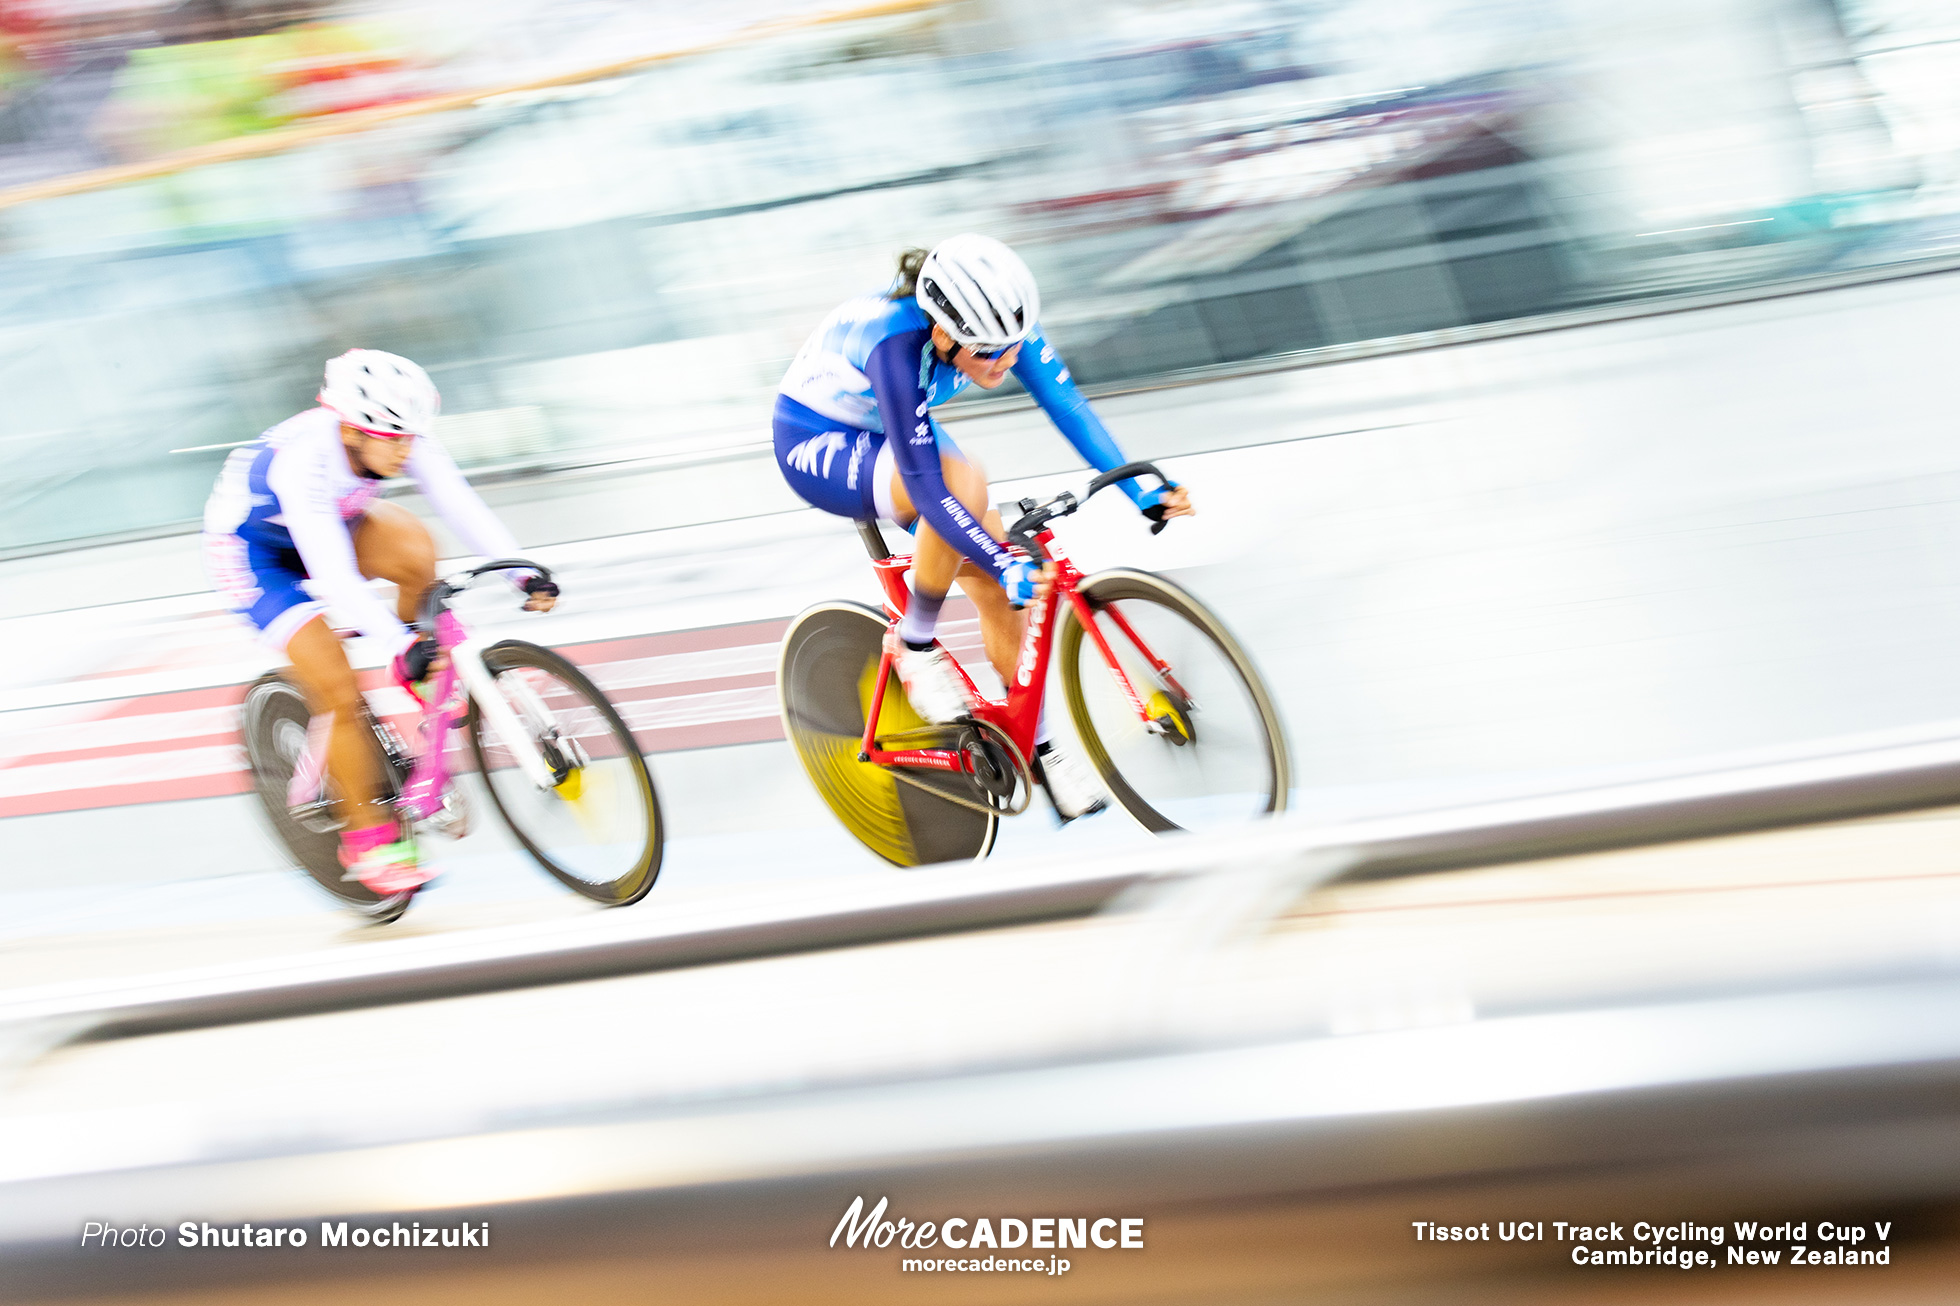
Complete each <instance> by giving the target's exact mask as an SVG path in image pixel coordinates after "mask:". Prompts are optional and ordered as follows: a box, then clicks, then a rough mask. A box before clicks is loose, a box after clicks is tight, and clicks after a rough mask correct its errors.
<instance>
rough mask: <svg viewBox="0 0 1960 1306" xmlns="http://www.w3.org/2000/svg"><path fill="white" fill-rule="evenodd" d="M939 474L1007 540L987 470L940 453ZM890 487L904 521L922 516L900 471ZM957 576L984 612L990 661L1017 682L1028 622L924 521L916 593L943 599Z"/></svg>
mask: <svg viewBox="0 0 1960 1306" xmlns="http://www.w3.org/2000/svg"><path fill="white" fill-rule="evenodd" d="M939 474H940V476H941V477H942V478H943V479H944V480H945V482H946V488H947V490H949V491H950V492H951V493H952V495H953V497H954V498H955V499H958V500H959V501H960V506H961V507H963V508H965V509H966V510H967V511H968V512H970V513H972V514H974V515H975V516H976V517H978V518H980V521H981V524H982V525H984V526H985V527H986V528H987V533H988V534H989V535H991V536H993V537H994V538H995V539H996V540H1002V539H1005V538H1006V536H1007V530H1006V528H1005V527H1004V526H1003V525H1002V524H1001V520H1000V513H999V512H998V511H996V510H995V509H994V508H993V506H992V505H991V504H990V503H989V502H988V498H987V494H988V491H987V473H986V470H985V469H984V468H982V467H980V466H979V465H978V464H977V463H970V462H968V461H966V460H965V459H964V458H955V457H953V456H952V455H951V454H941V455H940V456H939ZM891 488H892V506H893V507H895V508H896V509H898V514H899V516H900V518H902V519H903V520H906V521H910V520H911V519H912V518H913V517H915V516H917V515H918V509H916V508H914V507H913V506H912V497H911V495H910V494H908V493H907V492H906V489H905V479H904V478H903V477H902V476H900V475H899V474H898V473H897V472H896V471H893V472H892V486H891ZM962 564H965V565H964V566H962ZM956 578H957V579H958V581H959V586H960V588H961V589H962V590H964V591H965V592H966V596H967V597H968V598H969V599H972V600H973V606H974V607H975V608H976V609H978V610H979V614H980V638H981V639H982V641H983V642H984V643H985V644H986V646H987V661H989V662H991V663H993V666H994V670H995V671H997V672H999V673H1000V678H1001V683H1002V684H1012V683H1013V676H1014V665H1015V663H1016V661H1018V660H1019V658H1020V654H1021V631H1022V629H1023V628H1024V627H1025V625H1026V624H1027V622H1026V618H1025V617H1024V616H1023V614H1021V613H1019V612H1016V611H1015V610H1014V609H1013V608H1012V607H1011V606H1009V604H1008V602H1007V591H1006V590H1003V589H1002V588H1001V587H1000V582H999V581H996V580H995V579H994V578H993V577H991V576H985V575H982V574H981V573H980V571H979V569H978V568H976V567H974V566H973V565H972V564H971V563H967V562H966V557H965V555H964V554H962V553H961V552H960V551H959V550H958V549H955V548H954V547H953V546H952V545H950V544H948V543H947V542H946V541H945V540H942V539H940V538H939V535H938V533H937V532H935V531H934V530H933V529H932V527H931V526H929V525H927V524H926V523H924V522H921V523H919V530H918V538H917V542H916V543H915V545H914V547H913V552H912V588H913V590H914V592H916V593H920V594H925V595H941V596H943V595H945V593H946V592H947V591H948V590H950V589H951V588H952V587H953V582H954V580H955V579H956Z"/></svg>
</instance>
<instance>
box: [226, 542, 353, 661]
mask: <svg viewBox="0 0 1960 1306" xmlns="http://www.w3.org/2000/svg"><path fill="white" fill-rule="evenodd" d="M204 568H205V570H206V571H207V572H208V573H210V576H211V583H212V585H213V586H215V587H216V588H217V591H218V592H219V593H220V594H222V595H224V596H225V599H226V600H227V601H228V602H229V603H230V604H231V610H232V611H233V612H236V613H238V614H239V615H240V616H242V617H244V618H245V619H246V620H248V621H250V622H251V623H252V624H253V625H254V626H257V627H258V628H259V638H260V639H261V640H262V641H263V642H264V643H265V644H266V645H267V646H268V647H270V648H272V649H273V650H274V651H276V652H284V651H285V648H286V642H287V641H288V640H290V639H291V638H292V637H293V636H294V635H296V634H298V633H299V628H300V627H301V626H304V625H305V624H306V623H307V622H309V621H311V620H313V618H315V617H317V616H319V615H320V614H321V613H323V612H325V611H326V610H327V605H326V604H324V603H322V602H320V600H318V599H316V598H314V597H313V596H312V595H311V594H309V593H307V592H306V589H305V587H304V585H303V583H302V582H304V581H305V580H306V564H305V563H303V562H301V561H300V556H299V550H297V549H280V548H274V547H272V546H270V545H266V544H261V543H257V542H253V541H247V540H246V539H245V538H244V537H243V536H240V535H235V534H228V535H218V534H214V533H207V534H206V535H205V537H204Z"/></svg>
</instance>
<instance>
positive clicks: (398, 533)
mask: <svg viewBox="0 0 1960 1306" xmlns="http://www.w3.org/2000/svg"><path fill="white" fill-rule="evenodd" d="M354 544H355V551H356V552H357V553H358V554H360V555H362V557H361V562H362V564H363V566H362V570H363V571H366V572H367V573H368V574H369V575H378V576H381V577H383V578H384V579H390V580H400V579H403V578H409V577H419V576H430V577H433V576H434V575H435V570H436V540H435V536H433V535H431V534H430V533H429V528H428V527H427V526H425V525H423V524H422V520H421V519H420V518H418V517H417V516H416V515H415V514H414V513H412V512H410V511H408V510H407V509H406V508H403V507H402V506H401V505H399V504H393V503H381V504H376V505H374V507H372V508H370V509H369V510H368V517H367V520H366V521H364V522H362V523H361V529H360V531H359V532H358V533H357V534H356V536H355V541H354Z"/></svg>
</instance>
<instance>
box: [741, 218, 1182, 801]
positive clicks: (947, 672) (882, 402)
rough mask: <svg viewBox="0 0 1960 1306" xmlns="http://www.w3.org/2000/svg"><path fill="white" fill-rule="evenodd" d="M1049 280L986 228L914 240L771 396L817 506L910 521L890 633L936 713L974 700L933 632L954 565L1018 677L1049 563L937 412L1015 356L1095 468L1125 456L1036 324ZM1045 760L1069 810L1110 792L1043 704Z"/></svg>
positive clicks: (1018, 374) (800, 486)
mask: <svg viewBox="0 0 1960 1306" xmlns="http://www.w3.org/2000/svg"><path fill="white" fill-rule="evenodd" d="M1040 314H1041V294H1040V291H1039V290H1038V288H1037V287H1036V285H1035V281H1034V276H1033V274H1032V273H1030V272H1029V271H1028V268H1027V265H1026V264H1025V263H1023V262H1022V261H1021V259H1020V258H1019V257H1018V256H1017V255H1016V254H1015V253H1014V251H1012V250H1010V249H1009V248H1008V247H1007V246H1005V245H1003V244H1001V243H1000V242H999V241H997V240H994V239H993V238H991V237H988V236H979V235H971V234H969V235H963V236H954V237H951V238H949V239H947V240H945V241H942V242H941V243H940V244H938V245H936V246H934V247H933V249H932V250H931V252H930V253H925V252H922V251H919V250H908V251H906V252H905V254H903V255H901V256H900V259H899V275H898V279H897V281H896V283H895V284H894V285H893V287H892V289H891V290H890V291H889V292H888V293H886V294H883V295H868V296H865V297H862V298H859V299H853V300H849V301H847V302H845V303H844V304H842V305H840V306H839V307H838V308H837V309H836V310H835V311H833V312H832V313H831V315H830V316H829V317H828V318H826V319H825V320H824V322H823V324H822V325H821V326H819V327H818V328H817V330H816V332H815V333H814V334H812V335H811V337H810V339H809V341H808V342H807V343H805V344H804V346H803V349H802V351H801V352H799V353H798V354H797V356H796V361H795V362H794V363H792V364H791V365H790V369H789V374H788V375H787V376H785V377H784V378H783V385H782V392H781V393H780V394H778V395H777V396H776V412H775V437H776V462H777V465H778V466H779V467H780V468H781V469H782V472H783V476H784V477H785V478H786V479H787V480H788V481H789V483H790V486H791V487H792V488H793V489H795V490H796V492H797V493H798V494H800V495H802V496H803V498H804V499H806V500H808V501H809V502H810V503H811V504H813V505H815V506H816V507H818V508H822V509H823V510H825V511H826V512H833V513H836V514H838V515H839V516H844V517H852V518H856V519H858V520H864V521H868V520H874V519H883V520H886V521H890V522H894V523H896V524H897V525H900V526H903V527H905V528H907V529H908V530H916V532H917V535H918V543H917V546H916V549H915V553H914V559H913V564H912V595H911V598H910V600H909V601H908V603H907V607H906V612H905V616H904V619H903V620H902V621H901V622H900V624H899V626H898V629H897V630H896V631H895V632H894V633H893V635H892V636H891V638H892V639H893V640H895V641H896V643H895V647H894V648H893V653H894V664H895V666H896V668H897V671H898V675H899V679H900V680H901V681H902V682H903V683H904V685H905V692H906V696H907V697H908V698H910V699H911V701H912V706H913V707H914V708H915V709H917V711H918V712H919V714H920V715H921V716H923V717H925V718H926V719H927V720H929V721H934V722H939V723H942V724H943V723H946V722H950V721H955V720H958V719H959V718H960V717H961V716H963V715H965V714H966V713H967V712H968V711H969V710H970V708H971V706H972V705H971V703H970V702H969V701H968V699H967V696H966V689H965V686H964V685H963V684H962V683H961V682H960V679H959V677H958V676H957V675H956V674H955V673H954V671H953V669H952V667H951V666H950V665H948V654H947V653H946V651H945V650H944V649H942V648H940V647H939V646H938V645H937V644H936V643H935V642H934V640H933V631H934V627H935V625H936V623H937V622H938V619H939V611H940V608H941V606H942V605H943V604H944V603H945V601H946V595H947V593H948V591H949V590H950V589H951V588H952V586H953V584H954V583H955V582H956V581H957V583H958V584H959V586H960V588H961V589H962V590H964V591H965V592H966V595H967V597H968V598H970V599H971V600H972V601H973V604H974V606H975V607H976V608H977V609H978V610H979V613H980V629H981V634H982V637H983V638H984V640H985V642H986V647H987V658H988V660H989V661H990V662H992V663H993V665H994V669H995V670H996V671H998V672H1000V674H1001V678H1002V680H1003V681H1006V682H1009V683H1011V682H1012V679H1013V668H1014V662H1015V658H1016V657H1017V655H1018V653H1019V649H1020V644H1021V633H1022V629H1023V624H1024V623H1023V618H1022V616H1021V614H1020V613H1019V612H1018V611H1017V609H1018V608H1020V607H1021V605H1023V604H1025V603H1028V602H1030V601H1032V600H1033V599H1034V598H1035V597H1036V595H1037V594H1040V593H1045V592H1046V584H1047V576H1046V575H1045V574H1044V573H1043V572H1042V571H1041V570H1039V569H1037V567H1036V566H1035V564H1034V563H1032V562H1030V561H1029V560H1027V559H1025V558H1018V557H1015V556H1014V555H1013V554H1011V553H1009V552H1008V550H1007V548H1006V547H1005V546H1004V545H1003V544H1002V542H1001V541H1002V540H1003V538H1004V537H1005V528H1004V527H1003V526H1002V524H1001V518H1000V514H999V512H998V511H996V510H995V509H994V508H993V506H992V500H991V498H990V497H989V494H988V489H987V476H986V472H985V471H984V470H983V469H981V468H980V467H979V465H978V464H976V463H974V462H973V460H972V459H970V458H968V457H967V456H966V455H965V454H963V453H961V452H960V450H959V447H958V446H957V445H955V444H954V443H953V441H952V439H951V438H950V437H949V436H948V435H947V434H946V432H945V429H944V428H942V427H941V426H940V425H939V423H938V422H937V421H935V420H934V419H933V418H932V416H931V409H932V408H934V407H936V406H937V405H939V404H942V403H944V402H946V401H947V400H948V399H951V398H952V397H953V396H954V395H956V394H958V393H959V392H960V391H961V390H963V389H965V388H966V387H967V386H968V385H969V384H972V385H977V386H979V387H980V388H981V389H983V390H992V389H995V388H996V387H998V386H1000V385H1002V384H1003V383H1004V382H1005V381H1006V380H1007V376H1008V374H1009V373H1010V372H1011V373H1012V374H1013V375H1014V376H1015V378H1016V379H1017V380H1019V381H1020V382H1021V384H1022V386H1024V387H1025V388H1026V389H1027V392H1028V393H1029V395H1031V396H1032V397H1033V398H1034V400H1035V402H1036V403H1037V404H1039V405H1040V406H1041V408H1042V410H1043V411H1044V412H1046V413H1047V414H1048V416H1049V418H1050V420H1052V421H1053V422H1054V423H1055V425H1056V426H1057V427H1058V428H1059V429H1060V430H1061V432H1062V434H1063V435H1064V436H1066V437H1067V439H1068V441H1069V443H1070V444H1072V445H1074V446H1075V449H1076V452H1078V453H1080V454H1081V455H1082V457H1083V458H1084V459H1085V460H1086V461H1087V462H1089V463H1090V464H1091V465H1092V466H1094V467H1095V468H1096V470H1098V471H1109V470H1110V469H1112V468H1115V467H1118V466H1121V465H1122V464H1123V463H1124V462H1127V461H1128V459H1126V458H1125V457H1124V456H1123V452H1122V450H1121V449H1119V448H1118V447H1117V445H1116V442H1115V440H1114V439H1112V438H1111V437H1110V434H1109V432H1108V430H1107V429H1105V428H1104V426H1103V424H1102V422H1101V421H1100V420H1099V419H1098V418H1097V417H1096V414H1095V413H1094V411H1093V410H1091V409H1090V407H1089V404H1088V401H1087V400H1085V399H1084V398H1083V397H1082V392H1081V391H1080V390H1078V389H1076V387H1075V383H1074V382H1073V381H1072V380H1070V378H1069V371H1068V367H1067V365H1066V364H1064V363H1063V362H1062V360H1061V357H1060V356H1059V355H1058V354H1057V353H1056V352H1055V348H1054V346H1053V345H1051V344H1049V343H1048V341H1047V339H1046V338H1045V337H1044V336H1043V335H1042V333H1041V328H1040V325H1039V317H1040ZM1123 488H1124V489H1125V490H1126V491H1127V492H1128V493H1129V495H1130V497H1131V498H1132V499H1133V500H1134V501H1135V502H1136V505H1137V507H1138V509H1139V510H1141V511H1142V512H1143V513H1144V514H1145V515H1146V516H1149V517H1151V518H1153V519H1158V520H1161V519H1163V518H1165V517H1185V516H1190V515H1191V513H1192V507H1191V498H1190V495H1189V493H1188V492H1187V491H1186V490H1185V489H1184V488H1183V487H1182V486H1176V487H1172V488H1170V489H1168V490H1165V489H1155V490H1145V489H1144V488H1143V487H1142V486H1141V485H1139V484H1138V483H1137V482H1135V481H1126V482H1124V483H1123ZM1035 752H1036V756H1035V759H1034V762H1035V771H1036V775H1037V777H1038V778H1039V779H1040V780H1041V782H1042V785H1043V787H1044V788H1045V789H1046V790H1047V791H1048V796H1049V800H1050V801H1051V802H1052V803H1053V804H1054V807H1055V813H1056V815H1057V816H1058V817H1059V818H1060V819H1061V820H1062V821H1064V822H1067V821H1071V820H1074V819H1075V818H1076V817H1078V816H1085V815H1087V814H1089V813H1090V812H1095V811H1100V810H1102V808H1103V807H1104V806H1105V804H1106V799H1105V797H1104V795H1103V794H1102V793H1101V792H1100V790H1099V788H1098V787H1097V785H1096V784H1095V782H1094V781H1093V780H1092V779H1091V778H1090V777H1089V776H1088V774H1087V773H1086V771H1084V770H1083V768H1082V767H1080V766H1079V765H1077V764H1076V763H1075V762H1074V760H1073V759H1071V758H1069V757H1067V756H1066V755H1065V754H1062V753H1061V752H1059V751H1058V750H1057V749H1056V748H1055V746H1054V743H1053V741H1052V740H1051V739H1050V738H1049V735H1048V727H1047V722H1046V721H1045V720H1044V721H1043V722H1042V725H1041V727H1040V730H1039V733H1038V735H1037V744H1036V749H1035Z"/></svg>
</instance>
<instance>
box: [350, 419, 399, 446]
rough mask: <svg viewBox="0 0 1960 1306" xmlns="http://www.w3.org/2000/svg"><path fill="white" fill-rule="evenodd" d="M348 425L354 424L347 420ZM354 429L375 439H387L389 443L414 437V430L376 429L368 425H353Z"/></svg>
mask: <svg viewBox="0 0 1960 1306" xmlns="http://www.w3.org/2000/svg"><path fill="white" fill-rule="evenodd" d="M348 425H349V426H354V424H353V423H352V422H349V423H348ZM354 429H355V430H357V431H359V432H360V433H361V434H362V435H371V436H373V437H374V438H375V439H377V440H387V441H389V442H391V443H392V442H393V441H396V440H413V439H414V438H415V432H413V431H377V430H375V429H374V428H373V427H368V426H354Z"/></svg>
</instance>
